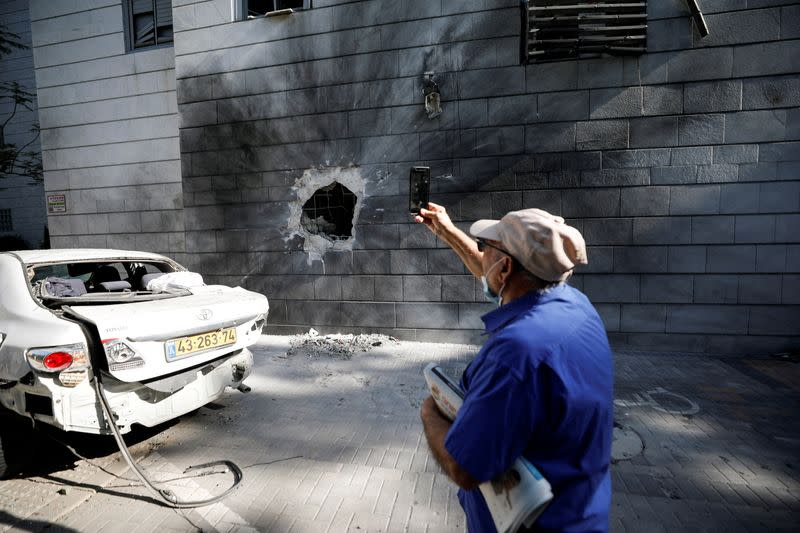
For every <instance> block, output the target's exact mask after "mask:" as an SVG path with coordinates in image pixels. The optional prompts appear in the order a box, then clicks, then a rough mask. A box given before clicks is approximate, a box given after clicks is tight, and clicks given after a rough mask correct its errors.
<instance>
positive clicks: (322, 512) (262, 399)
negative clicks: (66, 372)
mask: <svg viewBox="0 0 800 533" xmlns="http://www.w3.org/2000/svg"><path fill="white" fill-rule="evenodd" d="M291 340H292V338H291V337H276V336H264V337H262V339H261V340H260V342H259V345H258V346H257V347H256V349H255V350H254V353H255V355H256V367H255V369H254V373H253V375H252V376H251V377H250V378H249V379H248V381H247V383H248V385H250V386H251V387H252V389H253V390H252V392H251V393H249V394H244V395H243V394H240V393H238V392H231V393H229V394H227V395H225V396H224V397H223V398H222V399H221V400H220V401H218V402H217V403H216V404H212V405H210V406H207V407H204V408H202V409H200V410H199V411H197V412H196V413H194V414H193V415H191V416H186V417H183V418H182V419H181V420H180V422H179V423H177V424H174V425H171V426H169V427H166V428H163V429H161V430H160V431H158V432H156V433H155V434H150V435H146V436H145V437H141V436H140V437H139V439H138V440H139V442H138V444H136V445H135V446H134V452H135V455H137V457H138V458H139V459H140V461H141V464H142V465H143V466H144V467H145V468H146V470H147V471H148V472H150V473H151V475H152V476H153V477H154V478H155V479H157V480H171V481H170V486H171V487H173V488H174V489H175V491H176V492H177V493H178V494H179V495H180V496H182V497H185V498H192V499H198V498H202V497H206V496H208V495H209V494H216V493H219V492H220V491H221V490H224V489H225V488H226V487H227V486H228V485H229V484H230V476H229V475H223V474H213V475H206V476H202V477H192V478H185V477H184V475H183V474H182V472H183V470H184V469H185V468H186V467H188V466H190V465H196V464H199V463H204V462H207V461H211V460H215V459H223V458H224V459H231V460H233V461H234V462H236V463H237V464H238V465H239V466H240V467H242V468H243V470H244V473H245V478H244V481H243V482H242V484H241V486H240V488H239V489H238V490H237V491H236V492H235V493H234V494H233V495H232V496H230V497H229V498H227V499H226V500H224V501H223V502H220V503H217V504H214V505H211V506H208V507H203V508H198V509H192V510H180V511H175V510H171V509H167V508H164V507H162V506H160V505H158V504H156V503H154V501H153V499H152V496H151V495H150V494H149V493H148V492H147V491H146V490H145V489H144V488H143V487H141V486H140V485H139V484H138V483H137V482H136V481H135V478H134V476H133V474H132V472H130V471H128V470H127V468H126V467H125V465H124V464H123V463H122V462H120V460H119V454H109V453H106V452H100V453H95V454H94V455H93V456H92V457H91V458H90V459H91V460H90V461H86V460H79V461H77V463H76V466H75V467H74V468H71V467H72V465H71V463H70V462H64V463H63V464H61V465H59V464H58V463H55V464H54V465H50V466H48V467H47V468H45V470H46V471H45V472H42V471H41V469H39V470H37V471H34V472H33V473H29V474H28V475H27V477H25V478H20V479H11V480H6V481H0V497H2V499H1V500H0V531H6V530H24V531H40V530H45V529H47V530H48V531H111V532H115V531H120V532H123V531H124V532H126V533H127V532H132V531H155V530H158V531H198V530H202V531H299V532H315V531H332V532H338V531H358V532H363V531H413V532H416V531H421V532H440V531H442V532H448V531H464V529H465V526H464V517H463V514H462V512H461V510H460V507H459V506H458V501H457V499H456V497H455V489H454V487H453V485H452V484H451V483H450V482H449V481H448V480H447V478H446V477H445V476H443V475H442V474H441V473H440V472H439V470H438V467H437V466H436V465H435V464H434V463H433V460H432V458H431V457H430V455H429V454H428V451H427V448H426V445H425V442H424V439H423V438H422V434H421V425H420V422H419V417H418V414H417V413H418V408H419V405H420V403H421V401H422V399H423V398H424V395H425V388H424V384H423V382H422V378H421V371H422V367H423V366H424V365H425V364H426V363H427V362H429V361H439V362H440V363H442V364H443V366H444V367H445V368H446V369H447V370H448V371H449V372H451V373H453V374H454V375H455V374H457V373H459V372H460V371H461V370H463V368H464V367H465V366H466V364H467V362H468V361H469V360H470V359H471V358H472V357H473V356H474V354H475V351H476V347H474V346H462V345H445V344H426V343H412V342H402V343H393V342H388V341H387V342H384V343H382V344H381V345H380V346H375V347H372V349H371V350H370V351H368V352H364V353H356V354H354V355H353V356H352V357H351V358H348V357H346V356H343V355H342V354H328V355H325V354H324V353H316V354H315V355H313V356H309V355H308V354H307V353H304V352H303V351H302V350H299V351H295V352H294V353H292V354H290V355H287V348H288V347H289V342H290V341H291ZM799 377H800V364H798V363H792V362H787V361H778V360H774V359H769V358H757V357H754V358H737V359H724V358H717V357H711V356H697V355H681V354H656V353H632V352H624V353H618V354H616V394H615V396H616V398H617V408H616V411H617V413H616V419H617V422H618V425H619V428H618V432H619V435H620V437H621V438H620V442H619V443H618V449H622V448H624V449H625V450H626V451H627V452H628V453H630V454H631V457H630V458H629V459H625V460H620V461H618V462H616V464H614V466H613V468H612V473H613V481H614V502H613V509H612V530H613V531H618V532H625V531H629V532H640V531H641V532H651V531H725V532H726V533H730V532H738V531H758V532H761V531H790V530H791V531H794V530H795V529H796V525H797V524H798V523H800V476H799V475H798V472H797V469H798V465H800V461H798V452H797V450H800V432H798V429H800V414H798V413H800V410H798V407H800V379H798V378H799ZM623 437H624V438H623ZM639 439H640V440H639ZM639 442H641V443H642V445H643V446H644V449H643V450H641V452H640V453H637V452H639V448H640V447H641V446H639V447H637V443H639ZM616 455H617V456H621V455H620V453H617V454H616ZM59 491H62V492H64V491H66V494H65V495H64V494H59Z"/></svg>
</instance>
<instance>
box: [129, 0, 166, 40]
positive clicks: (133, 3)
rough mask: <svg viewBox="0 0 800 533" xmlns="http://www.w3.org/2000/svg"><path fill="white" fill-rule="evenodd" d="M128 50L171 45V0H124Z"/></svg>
mask: <svg viewBox="0 0 800 533" xmlns="http://www.w3.org/2000/svg"><path fill="white" fill-rule="evenodd" d="M125 10H126V11H125V14H126V19H127V20H126V22H127V34H128V49H129V50H138V49H140V48H148V47H151V46H158V45H164V44H170V43H172V0H126V2H125Z"/></svg>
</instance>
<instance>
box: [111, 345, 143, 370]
mask: <svg viewBox="0 0 800 533" xmlns="http://www.w3.org/2000/svg"><path fill="white" fill-rule="evenodd" d="M103 348H104V349H105V351H106V357H107V358H108V368H109V370H129V369H131V368H137V367H140V366H144V359H142V358H141V357H139V356H138V355H137V354H136V351H135V350H134V349H133V348H131V347H130V346H128V345H127V344H125V342H123V341H121V340H119V339H105V340H103Z"/></svg>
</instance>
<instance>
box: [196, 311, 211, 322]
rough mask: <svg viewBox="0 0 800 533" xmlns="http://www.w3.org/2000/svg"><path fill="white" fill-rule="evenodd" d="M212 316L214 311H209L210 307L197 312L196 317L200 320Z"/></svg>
mask: <svg viewBox="0 0 800 533" xmlns="http://www.w3.org/2000/svg"><path fill="white" fill-rule="evenodd" d="M212 316H214V313H212V312H211V309H203V310H202V311H200V312H199V313H197V318H199V319H200V320H208V319H210V318H211V317H212Z"/></svg>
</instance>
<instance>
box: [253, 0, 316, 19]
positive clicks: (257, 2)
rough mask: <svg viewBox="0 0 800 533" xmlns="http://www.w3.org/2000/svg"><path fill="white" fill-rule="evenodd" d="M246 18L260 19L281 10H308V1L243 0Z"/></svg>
mask: <svg viewBox="0 0 800 533" xmlns="http://www.w3.org/2000/svg"><path fill="white" fill-rule="evenodd" d="M243 1H244V12H245V17H260V16H264V15H266V14H267V13H270V12H272V11H280V10H281V9H307V8H308V7H309V6H308V0H243Z"/></svg>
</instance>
